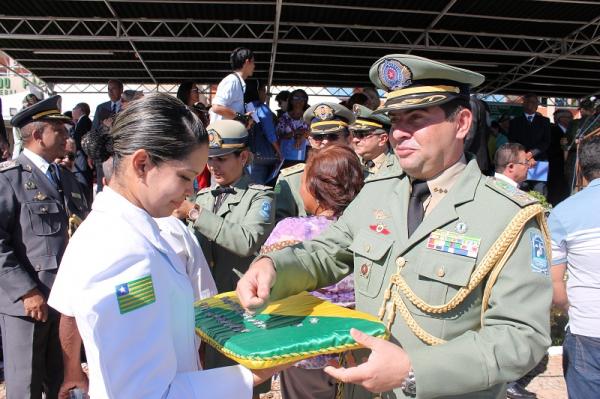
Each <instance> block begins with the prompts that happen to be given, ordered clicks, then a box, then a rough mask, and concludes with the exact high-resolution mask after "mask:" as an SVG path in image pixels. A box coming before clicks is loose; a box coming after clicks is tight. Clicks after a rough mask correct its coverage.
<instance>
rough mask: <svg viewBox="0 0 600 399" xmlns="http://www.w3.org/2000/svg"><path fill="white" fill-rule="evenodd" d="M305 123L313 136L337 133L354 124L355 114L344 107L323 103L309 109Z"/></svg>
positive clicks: (305, 114) (305, 113)
mask: <svg viewBox="0 0 600 399" xmlns="http://www.w3.org/2000/svg"><path fill="white" fill-rule="evenodd" d="M304 121H305V122H306V123H308V124H309V125H310V132H311V133H312V134H326V133H337V132H339V131H341V130H344V129H347V128H348V126H349V125H351V124H352V123H354V114H353V113H352V111H350V110H349V109H348V108H346V107H344V106H343V105H340V104H335V103H329V102H323V103H318V104H317V105H313V106H312V107H310V108H309V109H307V110H306V111H305V112H304Z"/></svg>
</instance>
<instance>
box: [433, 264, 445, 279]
mask: <svg viewBox="0 0 600 399" xmlns="http://www.w3.org/2000/svg"><path fill="white" fill-rule="evenodd" d="M435 274H437V276H438V277H444V276H445V275H446V271H445V270H444V266H440V267H439V268H438V269H437V271H436V272H435Z"/></svg>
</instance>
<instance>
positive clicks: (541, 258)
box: [529, 232, 549, 276]
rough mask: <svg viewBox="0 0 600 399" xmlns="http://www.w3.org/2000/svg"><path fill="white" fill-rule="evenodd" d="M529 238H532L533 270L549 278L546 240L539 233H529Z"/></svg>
mask: <svg viewBox="0 0 600 399" xmlns="http://www.w3.org/2000/svg"><path fill="white" fill-rule="evenodd" d="M529 237H530V238H531V270H532V271H534V272H536V273H542V274H544V275H546V276H548V275H549V273H548V258H547V256H546V245H545V244H544V239H543V238H542V236H541V235H540V234H539V233H537V232H531V233H529Z"/></svg>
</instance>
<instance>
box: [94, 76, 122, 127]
mask: <svg viewBox="0 0 600 399" xmlns="http://www.w3.org/2000/svg"><path fill="white" fill-rule="evenodd" d="M121 94H123V82H121V81H120V80H115V79H111V80H109V81H108V97H109V98H110V101H107V102H105V103H102V104H100V105H98V107H96V112H95V113H94V122H93V123H92V129H94V130H96V129H98V128H99V127H100V125H101V124H102V121H103V120H104V119H105V118H106V116H107V115H108V116H111V115H115V114H116V113H117V112H119V111H120V110H121Z"/></svg>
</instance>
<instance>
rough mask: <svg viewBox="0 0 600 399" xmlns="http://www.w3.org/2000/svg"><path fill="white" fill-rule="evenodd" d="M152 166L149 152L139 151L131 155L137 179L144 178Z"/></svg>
mask: <svg viewBox="0 0 600 399" xmlns="http://www.w3.org/2000/svg"><path fill="white" fill-rule="evenodd" d="M150 165H151V162H150V157H149V156H148V152H146V150H144V149H139V150H137V151H136V152H134V153H133V154H131V166H132V168H133V173H135V175H136V176H137V177H139V178H142V177H144V176H145V175H146V173H147V172H148V169H149V168H150Z"/></svg>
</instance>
